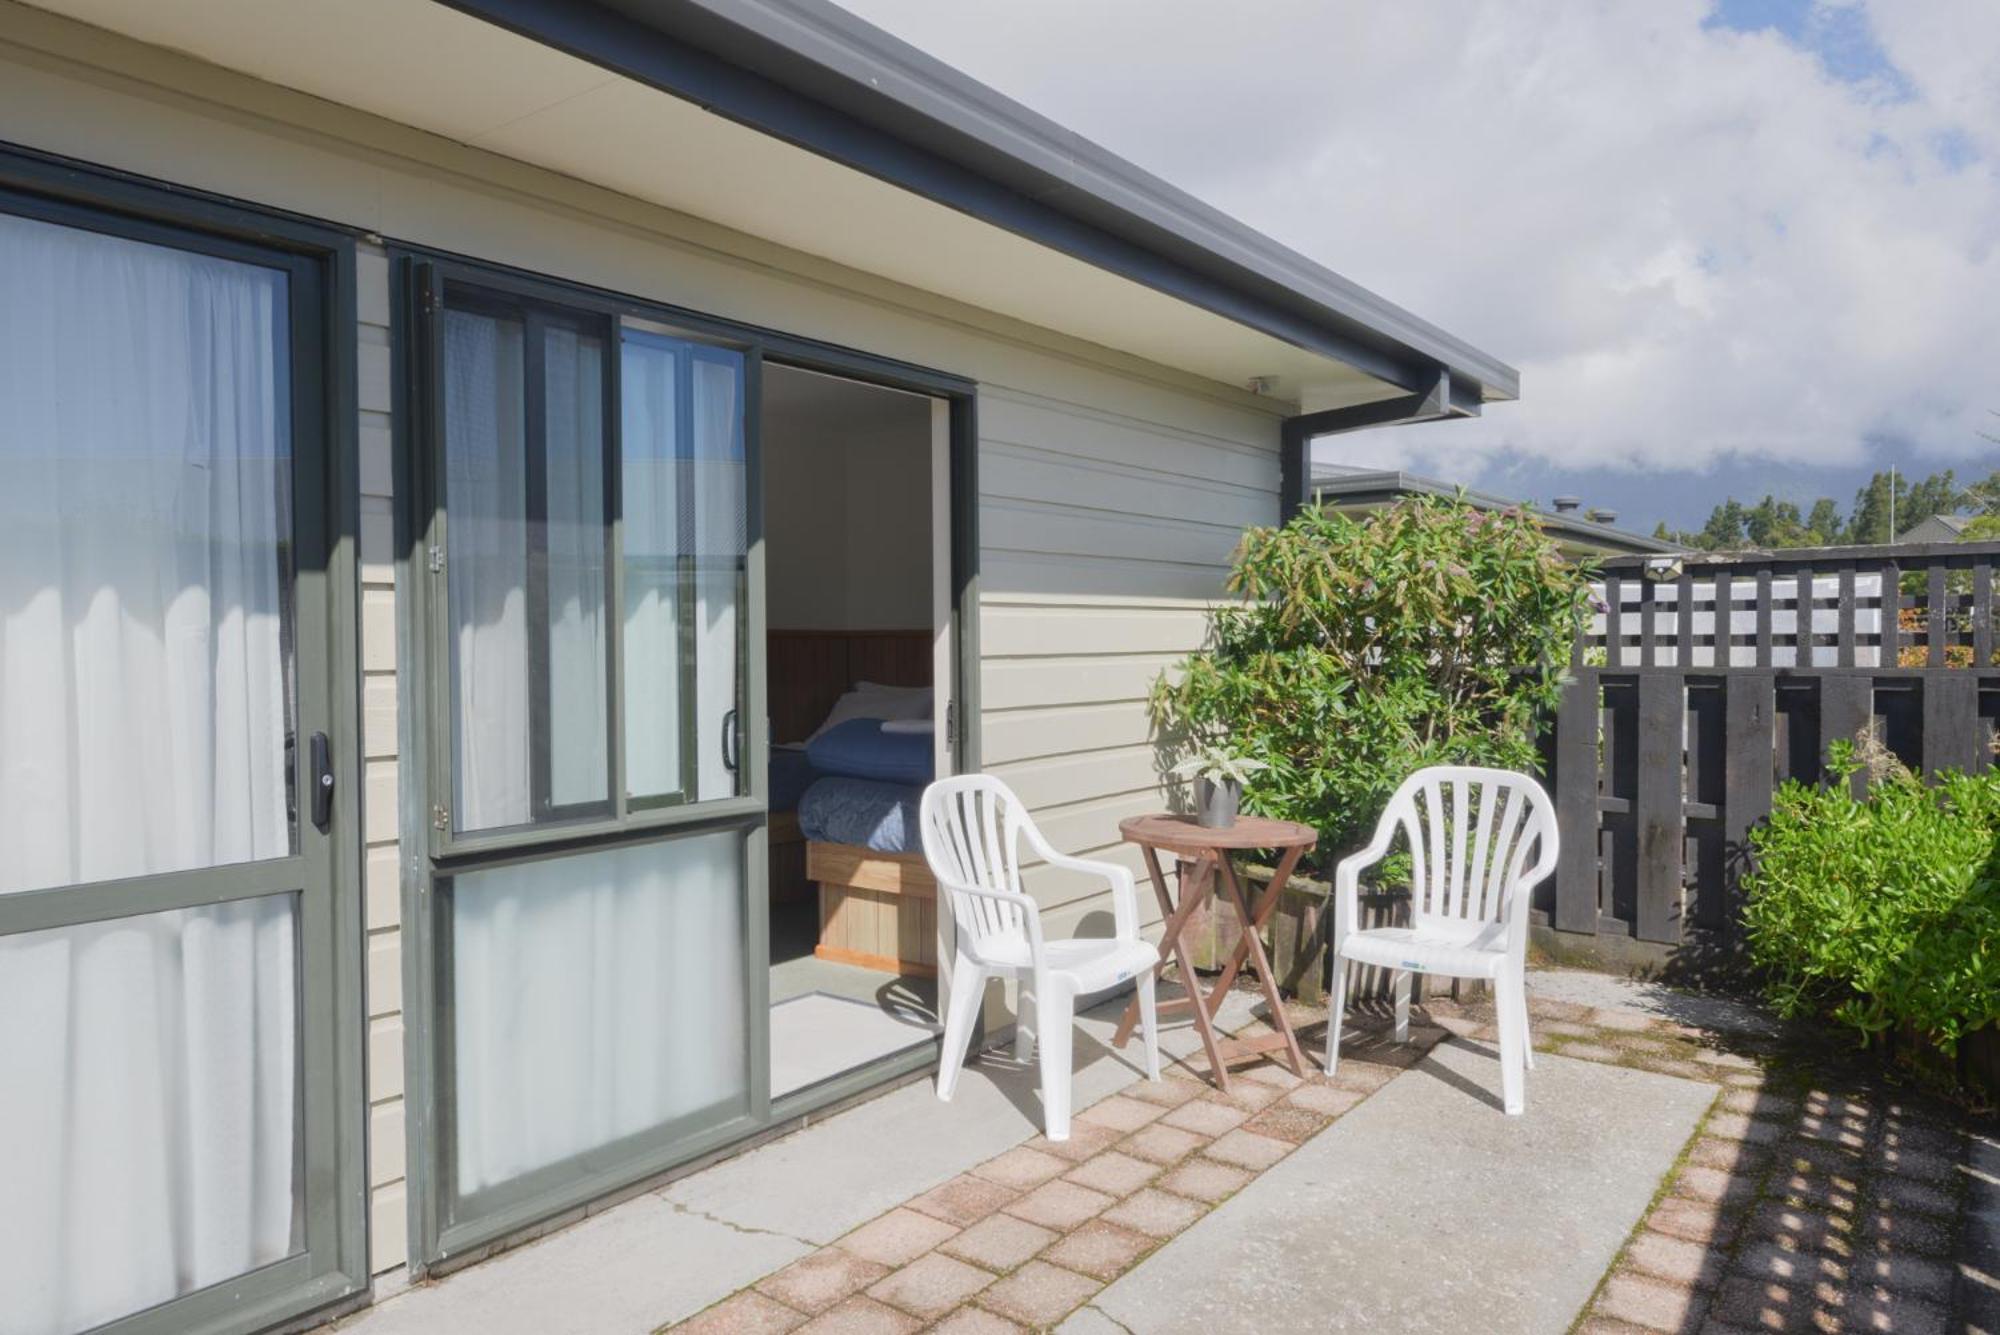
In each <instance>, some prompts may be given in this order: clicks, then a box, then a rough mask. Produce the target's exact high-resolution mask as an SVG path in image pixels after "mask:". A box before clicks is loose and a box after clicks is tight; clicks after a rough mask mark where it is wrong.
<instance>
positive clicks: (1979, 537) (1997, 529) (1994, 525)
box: [1958, 514, 2000, 542]
mask: <svg viewBox="0 0 2000 1335" xmlns="http://www.w3.org/2000/svg"><path fill="white" fill-rule="evenodd" d="M1996 538H2000V514H1983V515H1981V516H1979V517H1978V518H1977V519H1975V520H1973V521H1972V522H1971V523H1970V524H1967V525H1966V526H1965V527H1964V528H1962V529H1960V530H1959V533H1958V540H1959V541H1960V542H1992V541H1993V540H1994V539H1996Z"/></svg>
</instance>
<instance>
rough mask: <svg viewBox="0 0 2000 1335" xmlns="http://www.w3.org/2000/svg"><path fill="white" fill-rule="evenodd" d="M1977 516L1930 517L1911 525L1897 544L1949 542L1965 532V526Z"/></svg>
mask: <svg viewBox="0 0 2000 1335" xmlns="http://www.w3.org/2000/svg"><path fill="white" fill-rule="evenodd" d="M1977 518H1979V516H1978V515H1932V516H1931V517H1930V518H1928V519H1926V520H1924V521H1923V522H1922V523H1920V524H1912V525H1911V526H1910V527H1909V528H1908V529H1907V530H1905V531H1904V532H1903V533H1902V534H1901V536H1899V537H1898V538H1897V539H1896V541H1897V542H1951V541H1953V540H1955V539H1957V538H1958V537H1960V536H1961V535H1963V534H1964V532H1965V526H1966V525H1967V524H1970V523H1971V522H1972V521H1973V520H1975V519H1977Z"/></svg>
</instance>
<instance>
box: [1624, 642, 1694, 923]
mask: <svg viewBox="0 0 2000 1335" xmlns="http://www.w3.org/2000/svg"><path fill="white" fill-rule="evenodd" d="M1683 680H1684V679H1683V678H1682V676H1681V674H1680V673H1678V672H1647V673H1643V674H1642V675H1641V676H1640V678H1639V768H1638V789H1637V792H1636V793H1635V794H1634V798H1635V800H1634V803H1633V805H1634V806H1635V807H1636V808H1637V810H1636V811H1635V813H1634V815H1635V817H1636V820H1635V828H1636V833H1637V836H1638V842H1639V869H1638V870H1639V878H1638V887H1637V889H1638V893H1637V895H1636V896H1635V898H1636V900H1637V903H1636V905H1635V910H1636V916H1637V921H1636V923H1634V930H1635V933H1636V935H1637V936H1638V938H1639V939H1640V940H1641V941H1670V942H1677V941H1679V940H1680V939H1681V865H1682V859H1683V854H1684V852H1685V845H1686V840H1687V811H1686V809H1685V807H1684V806H1683V805H1682V780H1681V734H1682V732H1683V730H1684V729H1685V727H1686V725H1687V698H1686V694H1685V692H1684V689H1683V686H1682V682H1683Z"/></svg>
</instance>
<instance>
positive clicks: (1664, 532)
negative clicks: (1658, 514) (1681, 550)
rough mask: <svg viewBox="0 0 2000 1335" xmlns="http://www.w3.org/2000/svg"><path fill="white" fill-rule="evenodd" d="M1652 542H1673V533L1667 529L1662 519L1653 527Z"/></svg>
mask: <svg viewBox="0 0 2000 1335" xmlns="http://www.w3.org/2000/svg"><path fill="white" fill-rule="evenodd" d="M1653 540H1654V541H1655V542H1672V541H1673V540H1674V531H1673V530H1672V529H1670V528H1668V527H1667V521H1666V520H1664V519H1662V520H1661V521H1660V522H1659V523H1657V524H1655V525H1653Z"/></svg>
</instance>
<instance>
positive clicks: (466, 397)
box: [443, 309, 611, 830]
mask: <svg viewBox="0 0 2000 1335" xmlns="http://www.w3.org/2000/svg"><path fill="white" fill-rule="evenodd" d="M443 333H444V367H445V374H444V408H445V498H446V499H445V503H446V507H447V518H446V523H445V533H446V547H447V549H448V550H447V552H446V563H445V569H446V572H447V574H446V584H447V588H448V595H447V603H448V607H449V615H450V629H449V635H450V656H451V682H452V735H453V741H454V751H455V759H456V763H455V764H454V766H453V774H452V783H453V805H452V817H453V823H454V827H455V828H457V829H460V830H491V829H499V828H503V827H507V826H518V825H526V824H529V823H532V822H538V821H549V820H562V819H566V818H570V817H574V816H579V815H585V814H594V813H596V812H601V811H602V810H603V809H604V808H605V807H607V806H608V805H609V801H610V794H611V779H610V772H611V766H610V745H611V740H610V682H609V672H608V666H609V652H610V650H609V643H608V642H609V630H608V627H607V625H606V623H605V599H606V596H607V587H608V582H607V579H606V570H607V558H606V551H607V538H608V530H609V523H608V517H609V505H608V503H607V500H606V492H605V481H606V479H605V471H604V470H605V454H606V452H607V448H608V447H607V444H606V436H605V423H604V342H603V340H602V339H601V338H597V337H594V336H592V335H590V334H588V333H583V332H580V331H578V330H575V329H571V328H568V327H566V326H563V325H556V324H546V323H544V322H542V321H541V320H540V319H539V318H538V317H535V316H533V315H529V316H528V317H526V318H525V319H523V318H518V317H516V316H514V315H512V314H508V313H505V312H502V313H492V312H488V311H485V310H483V309H447V310H446V311H445V314H444V330H443ZM537 345H539V348H540V352H539V356H537V355H536V348H537ZM537 362H539V365H540V368H541V369H540V372H539V380H540V382H541V383H540V386H539V388H540V399H541V410H540V412H539V413H537V414H533V415H531V414H530V413H529V411H528V407H529V403H530V396H529V394H528V388H529V386H528V384H527V381H528V379H529V378H530V377H531V375H533V374H534V372H533V371H532V369H531V368H532V367H533V366H535V365H536V363H537Z"/></svg>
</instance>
